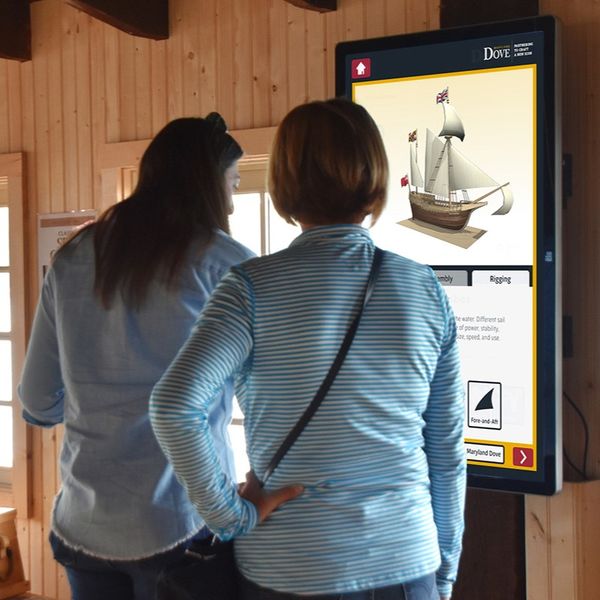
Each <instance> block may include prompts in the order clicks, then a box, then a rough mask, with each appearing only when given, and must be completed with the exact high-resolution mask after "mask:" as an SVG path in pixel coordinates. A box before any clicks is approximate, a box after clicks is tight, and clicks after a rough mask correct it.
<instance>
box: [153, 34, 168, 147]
mask: <svg viewBox="0 0 600 600" xmlns="http://www.w3.org/2000/svg"><path fill="white" fill-rule="evenodd" d="M167 44H168V42H165V41H160V42H155V43H153V44H150V56H151V58H150V88H151V90H152V133H151V135H152V136H155V135H156V134H157V133H158V132H159V131H160V130H161V129H162V128H163V127H164V126H165V125H166V123H167V121H168V110H167V97H168V92H167Z"/></svg>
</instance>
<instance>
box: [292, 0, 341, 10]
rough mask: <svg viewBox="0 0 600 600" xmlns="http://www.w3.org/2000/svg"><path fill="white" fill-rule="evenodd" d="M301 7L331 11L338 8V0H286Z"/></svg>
mask: <svg viewBox="0 0 600 600" xmlns="http://www.w3.org/2000/svg"><path fill="white" fill-rule="evenodd" d="M285 1H286V2H288V3H289V4H293V5H294V6H297V7H299V8H306V9H307V10H316V11H318V12H331V11H332V10H337V0H285Z"/></svg>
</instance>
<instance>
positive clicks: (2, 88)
mask: <svg viewBox="0 0 600 600" xmlns="http://www.w3.org/2000/svg"><path fill="white" fill-rule="evenodd" d="M8 62H9V61H8V60H6V59H0V153H7V152H9V151H10V133H9V128H8V124H9V122H10V114H9V112H8V89H9V83H8Z"/></svg>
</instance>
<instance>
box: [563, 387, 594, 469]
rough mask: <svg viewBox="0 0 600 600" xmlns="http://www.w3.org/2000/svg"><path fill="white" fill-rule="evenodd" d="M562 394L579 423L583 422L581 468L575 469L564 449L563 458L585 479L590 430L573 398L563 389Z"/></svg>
mask: <svg viewBox="0 0 600 600" xmlns="http://www.w3.org/2000/svg"><path fill="white" fill-rule="evenodd" d="M563 395H564V397H565V398H566V399H567V402H568V403H569V404H570V405H571V406H572V407H573V409H574V410H575V412H576V413H577V414H578V415H579V418H580V419H581V423H582V424H583V431H584V434H585V435H584V438H583V440H584V441H583V468H582V469H577V468H576V467H575V466H574V465H573V463H572V462H571V460H570V459H569V458H568V457H567V452H566V450H565V453H564V454H565V458H566V459H567V462H568V463H569V464H570V465H571V467H573V468H574V469H575V470H576V471H577V472H578V473H579V474H580V475H581V476H582V477H583V479H584V480H587V478H588V477H587V458H588V446H589V441H590V431H589V428H588V424H587V420H586V418H585V415H584V414H583V413H582V412H581V410H580V409H579V407H578V406H577V405H576V404H575V402H573V400H571V398H570V397H569V394H567V392H565V391H564V390H563Z"/></svg>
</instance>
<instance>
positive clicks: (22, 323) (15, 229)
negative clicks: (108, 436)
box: [0, 152, 31, 518]
mask: <svg viewBox="0 0 600 600" xmlns="http://www.w3.org/2000/svg"><path fill="white" fill-rule="evenodd" d="M24 164H25V159H24V155H23V153H21V152H16V153H11V154H0V177H2V178H3V179H4V178H5V179H6V185H7V202H6V203H4V202H3V203H2V206H8V235H9V257H10V258H9V265H8V267H7V268H3V269H2V271H3V272H8V273H9V277H10V308H11V330H10V332H8V333H7V334H4V333H3V334H2V335H1V336H0V337H1V338H2V339H8V340H9V341H10V342H11V357H12V399H11V406H12V409H13V411H12V416H13V419H12V424H13V466H12V468H1V471H2V475H4V477H2V480H0V504H1V505H2V506H9V507H11V508H16V509H17V511H18V514H19V517H20V518H27V517H28V516H29V513H30V506H31V498H30V460H29V445H30V434H29V430H28V428H27V425H26V423H25V421H23V419H22V418H21V411H20V410H19V404H18V396H17V384H18V382H19V377H20V374H21V370H22V367H23V360H24V358H25V347H26V319H25V315H26V307H27V297H26V288H25V244H24V240H25V224H24V204H25V186H24ZM3 405H4V406H5V405H6V404H3Z"/></svg>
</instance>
